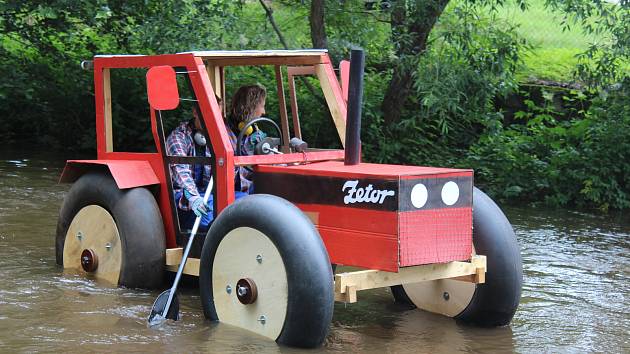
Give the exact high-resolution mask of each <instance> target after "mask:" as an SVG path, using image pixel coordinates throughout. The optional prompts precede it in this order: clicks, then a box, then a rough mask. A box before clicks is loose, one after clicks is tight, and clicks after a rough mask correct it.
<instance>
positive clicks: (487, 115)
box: [0, 0, 630, 209]
mask: <svg viewBox="0 0 630 354" xmlns="http://www.w3.org/2000/svg"><path fill="white" fill-rule="evenodd" d="M446 2H448V1H447V0H431V1H424V2H423V1H411V0H407V1H402V0H401V1H399V2H396V4H395V5H396V6H397V7H394V8H393V9H395V10H404V11H399V12H397V14H398V15H404V16H401V17H398V18H396V21H394V22H395V26H394V27H396V26H398V27H397V28H394V30H392V25H391V24H392V17H393V12H394V10H393V9H387V8H381V7H380V6H378V3H377V4H376V5H375V6H373V7H372V8H371V9H368V8H366V2H365V1H363V0H346V1H327V2H326V9H325V10H326V18H325V20H326V24H327V27H326V31H327V37H328V43H329V48H330V53H331V56H332V58H333V61H334V62H335V63H336V62H338V61H339V60H341V59H343V58H347V57H348V52H349V49H351V48H354V47H362V48H364V49H365V50H366V55H367V62H366V64H367V68H366V71H367V73H366V76H365V95H364V99H365V102H364V108H363V112H364V114H363V123H362V124H363V142H364V145H363V153H364V156H365V157H366V159H367V160H370V161H377V162H385V163H403V164H419V165H429V164H432V165H443V166H460V167H467V168H470V167H472V168H475V169H476V178H477V181H478V182H479V183H480V184H481V185H482V187H484V188H485V189H487V190H488V191H489V192H490V193H491V194H492V195H494V196H498V197H499V198H500V199H506V200H524V201H532V202H533V201H545V202H548V203H551V204H555V205H578V206H584V207H589V206H597V207H599V208H601V209H606V208H629V207H630V205H629V202H628V199H629V197H628V195H629V193H628V187H627V186H628V185H630V183H629V182H630V181H628V178H629V177H628V176H630V171H629V167H628V163H629V162H628V161H630V156H628V154H629V151H630V147H628V142H629V141H630V136H628V134H629V133H628V132H629V131H630V129H629V128H630V122H629V121H628V119H629V118H628V115H629V113H628V103H626V101H627V97H628V96H627V95H628V73H629V72H630V70H629V68H630V64H629V60H628V58H629V52H628V50H629V48H630V40H629V32H628V31H629V29H630V24H629V23H628V22H629V21H630V14H629V13H628V11H629V10H628V1H627V0H621V2H620V4H619V5H611V4H608V3H606V2H604V1H590V0H568V1H567V0H563V1H560V0H527V1H526V0H514V1H506V0H474V1H473V0H457V1H455V0H453V1H451V2H450V4H449V5H448V6H447V7H446V10H445V12H444V14H442V16H440V17H439V18H438V20H437V23H436V24H435V26H433V25H431V23H432V22H431V21H430V18H429V17H430V16H428V15H427V16H425V15H423V14H427V13H431V10H435V9H438V8H441V6H442V5H444V4H445V3H446ZM543 2H544V6H543ZM267 4H268V5H269V6H271V8H272V10H273V16H274V17H275V21H276V23H277V24H278V27H279V28H280V29H281V30H282V32H283V34H284V37H285V38H286V41H287V42H288V45H289V47H291V48H309V47H310V46H311V39H310V35H309V23H308V16H309V8H310V4H309V2H308V1H298V0H278V1H273V2H268V3H267ZM528 5H529V9H530V11H534V12H536V13H539V14H541V16H543V15H544V16H546V17H545V18H546V20H545V21H543V22H540V23H536V24H535V29H536V30H537V32H538V33H540V32H559V31H560V30H558V28H557V27H554V26H557V23H554V22H560V25H561V26H562V27H563V28H568V27H572V28H574V27H579V28H582V29H583V30H584V33H580V34H579V35H575V31H571V32H568V31H567V32H564V33H563V34H562V36H560V37H561V39H562V41H561V42H553V41H551V40H549V39H548V38H537V37H536V36H534V35H532V33H531V32H533V31H532V30H530V29H528V28H529V27H528V24H527V23H525V22H523V21H522V20H524V19H526V18H527V16H529V15H528V12H522V10H523V9H526V8H528ZM423 6H424V7H423ZM548 10H553V13H552V12H551V11H548ZM554 16H555V17H554ZM558 18H560V19H561V20H560V21H556V19H558ZM427 21H428V22H427ZM427 23H428V24H429V25H430V26H431V28H432V30H431V32H430V36H429V37H428V41H427V42H426V50H425V49H424V47H423V45H424V43H423V41H422V40H420V41H419V40H417V39H418V38H407V37H409V34H410V33H420V32H422V31H416V29H418V28H419V27H421V26H424V25H427ZM530 24H531V22H530ZM397 29H398V30H400V31H397ZM423 33H426V32H423ZM397 34H398V35H400V36H398V37H397ZM569 37H570V38H569ZM414 43H415V44H418V47H417V48H416V47H414ZM405 45H411V46H412V47H411V48H406V49H408V50H407V51H406V52H405V53H407V54H405V55H399V54H400V53H401V51H400V49H401V48H400V46H405ZM421 47H422V48H421ZM279 48H282V45H281V44H280V42H279V41H278V38H277V36H276V33H275V31H274V29H273V28H272V26H271V25H270V24H269V20H268V18H267V17H266V14H265V12H264V11H263V9H262V8H261V6H260V4H259V2H258V1H242V0H241V1H228V0H211V1H208V0H183V1H175V0H162V1H157V0H131V1H120V0H117V1H105V0H98V1H93V2H80V1H76V0H53V1H48V2H45V3H44V2H33V1H30V2H29V1H27V2H24V1H15V0H9V1H7V0H0V55H1V56H2V58H3V62H2V64H0V75H2V78H3V80H1V81H0V124H2V125H3V126H4V127H8V129H4V130H2V131H0V139H2V140H3V141H4V142H5V144H21V143H22V142H29V143H36V144H39V145H40V146H42V147H45V148H49V147H52V148H58V149H83V150H85V149H93V148H94V145H95V138H94V121H95V119H94V96H93V82H92V80H93V78H92V75H91V73H89V72H84V71H81V70H80V68H79V63H80V61H81V60H85V59H90V58H91V57H92V56H94V55H95V54H109V53H114V54H124V53H129V54H155V53H173V52H180V51H190V50H200V49H279ZM580 51H585V53H584V54H583V55H582V56H576V54H578V53H579V52H580ZM409 53H411V54H409ZM523 62H525V65H526V66H527V67H528V68H529V69H527V70H523V69H522V68H523ZM558 63H560V64H562V65H561V66H560V65H558ZM552 66H553V67H552ZM395 67H396V68H401V67H402V68H404V69H408V70H405V72H406V73H411V75H410V76H409V83H410V85H409V86H408V88H409V90H408V91H409V92H410V95H409V96H408V97H406V96H405V97H406V102H404V104H403V106H404V107H403V115H402V118H401V119H400V120H395V121H394V123H393V124H389V121H388V120H387V119H385V118H386V117H384V114H383V112H382V111H381V109H382V107H383V105H382V104H383V100H384V97H385V92H386V88H387V84H388V83H389V82H392V78H393V72H394V70H393V68H395ZM576 69H577V72H578V73H579V74H580V78H581V80H583V81H584V82H585V83H587V84H589V85H590V86H589V87H590V88H592V89H594V90H596V91H592V92H589V93H581V92H574V93H573V94H568V95H566V99H565V100H566V101H567V103H570V104H569V106H571V107H575V108H574V109H572V110H569V111H567V112H561V111H560V110H559V109H558V107H557V102H554V100H552V99H551V98H550V97H551V95H547V101H544V102H542V103H541V102H540V101H538V100H537V99H535V98H533V97H530V98H529V99H530V100H529V101H528V103H529V105H528V106H527V107H526V108H525V109H522V110H521V111H520V112H516V114H515V117H516V121H514V122H512V121H509V122H506V121H505V120H504V118H503V116H504V113H511V112H503V108H502V107H499V106H498V102H499V101H501V100H498V98H502V97H504V96H505V95H508V94H510V93H514V92H516V91H517V90H518V85H519V81H520V80H529V79H530V74H532V73H533V74H534V77H536V78H541V77H542V78H545V79H552V80H554V79H561V80H562V81H566V80H564V79H565V78H566V77H568V76H569V75H570V73H572V72H574V71H576ZM116 75H117V76H114V75H112V85H114V91H113V95H114V96H113V97H112V101H113V107H112V109H113V116H114V125H115V128H116V130H117V131H120V132H122V133H121V134H120V135H117V136H115V145H116V146H125V147H129V148H130V149H135V151H143V148H144V147H145V146H146V145H147V144H148V143H149V142H151V141H152V136H151V135H150V134H149V131H148V130H147V129H146V127H147V124H148V116H147V112H146V92H145V91H144V87H143V85H142V83H143V80H144V79H143V75H144V74H143V72H142V70H140V71H139V72H134V73H130V72H126V73H122V74H120V73H119V74H116ZM227 78H228V82H227V92H228V96H229V95H230V93H232V92H234V90H235V89H236V88H237V87H238V86H240V85H242V84H250V83H253V82H260V83H263V84H266V85H267V88H268V89H269V90H270V91H272V90H273V84H272V83H273V82H274V72H273V70H272V69H270V68H229V69H228V70H227ZM624 80H625V81H624ZM307 82H308V83H309V84H310V85H311V86H313V87H314V88H315V91H317V90H319V88H318V86H317V82H316V80H312V79H307ZM620 82H623V85H620V87H619V88H617V89H611V87H617V86H619V83H620ZM296 85H297V90H298V103H299V111H300V121H301V123H302V132H303V136H304V137H305V138H306V139H307V141H308V142H309V144H310V145H311V146H322V147H338V146H339V140H338V138H337V133H336V131H335V128H334V126H333V125H332V123H331V121H330V119H329V112H328V110H327V109H326V107H325V105H324V101H323V97H321V94H319V93H316V94H313V92H312V91H311V89H310V88H309V87H307V85H305V82H303V81H301V80H296ZM182 92H183V91H182ZM593 95H596V96H597V98H596V99H595V100H594V102H593V104H592V105H590V107H589V101H590V100H591V98H592V97H593ZM568 101H572V102H568ZM139 102H142V103H143V104H144V105H143V104H137V103H139ZM552 103H553V104H552ZM267 110H268V115H269V116H271V117H277V116H278V115H279V114H278V103H277V97H276V95H274V94H271V95H270V96H269V99H268V104H267ZM189 111H190V107H189V106H187V105H185V104H183V105H182V108H181V109H180V110H179V111H177V112H173V114H172V116H169V117H167V119H168V121H167V124H168V125H169V126H173V125H174V124H176V123H177V121H178V120H181V119H187V118H189ZM505 116H506V117H508V118H509V117H511V116H512V115H511V114H505ZM137 123H141V124H137Z"/></svg>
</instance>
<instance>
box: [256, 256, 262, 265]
mask: <svg viewBox="0 0 630 354" xmlns="http://www.w3.org/2000/svg"><path fill="white" fill-rule="evenodd" d="M256 261H258V263H262V256H261V255H257V256H256Z"/></svg>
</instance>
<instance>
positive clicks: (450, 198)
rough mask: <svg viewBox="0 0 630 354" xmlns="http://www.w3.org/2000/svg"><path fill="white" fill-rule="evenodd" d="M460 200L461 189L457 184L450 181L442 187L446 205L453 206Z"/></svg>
mask: <svg viewBox="0 0 630 354" xmlns="http://www.w3.org/2000/svg"><path fill="white" fill-rule="evenodd" d="M458 199H459V187H458V186H457V183H455V182H453V181H450V182H446V184H444V187H442V201H443V202H444V204H446V205H453V204H455V203H457V200H458Z"/></svg>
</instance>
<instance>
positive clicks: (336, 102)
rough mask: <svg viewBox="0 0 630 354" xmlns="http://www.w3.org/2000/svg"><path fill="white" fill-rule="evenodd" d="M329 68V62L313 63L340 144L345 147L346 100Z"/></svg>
mask: <svg viewBox="0 0 630 354" xmlns="http://www.w3.org/2000/svg"><path fill="white" fill-rule="evenodd" d="M329 69H330V70H332V67H330V64H319V65H315V72H316V73H317V78H318V79H319V83H320V85H321V87H322V91H323V92H324V98H326V103H327V104H328V108H329V109H330V114H331V115H332V118H333V122H334V123H335V127H336V128H337V134H339V139H340V140H341V145H342V146H343V147H345V146H346V109H347V108H346V102H345V101H344V100H343V97H342V94H341V88H340V87H339V82H338V81H337V78H336V77H335V75H334V72H332V73H330V72H329ZM332 80H335V82H331V81H332Z"/></svg>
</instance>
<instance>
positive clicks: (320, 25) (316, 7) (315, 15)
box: [308, 0, 328, 49]
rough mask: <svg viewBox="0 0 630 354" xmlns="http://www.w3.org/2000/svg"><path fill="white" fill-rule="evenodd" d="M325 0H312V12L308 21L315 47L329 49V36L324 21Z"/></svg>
mask: <svg viewBox="0 0 630 354" xmlns="http://www.w3.org/2000/svg"><path fill="white" fill-rule="evenodd" d="M324 11H325V0H312V1H311V13H310V15H309V16H308V20H309V21H308V22H309V24H310V26H311V41H312V42H313V48H317V49H320V48H321V49H327V48H328V37H327V36H326V23H325V21H324Z"/></svg>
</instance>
